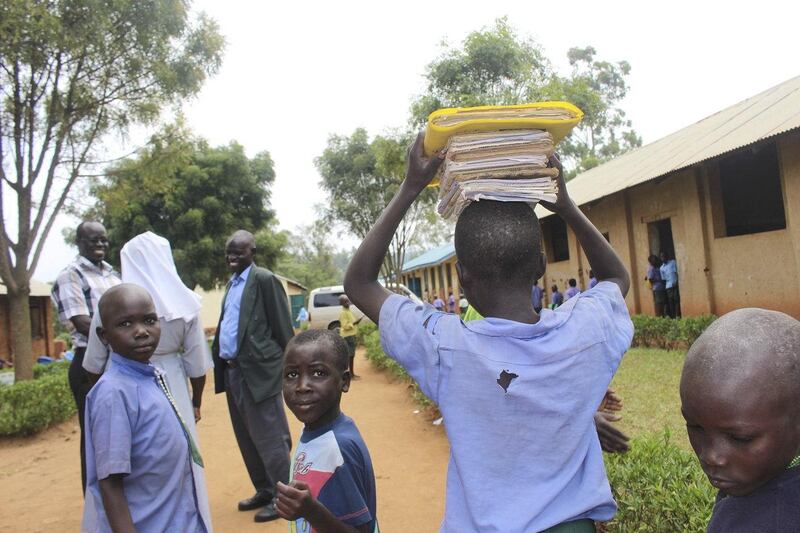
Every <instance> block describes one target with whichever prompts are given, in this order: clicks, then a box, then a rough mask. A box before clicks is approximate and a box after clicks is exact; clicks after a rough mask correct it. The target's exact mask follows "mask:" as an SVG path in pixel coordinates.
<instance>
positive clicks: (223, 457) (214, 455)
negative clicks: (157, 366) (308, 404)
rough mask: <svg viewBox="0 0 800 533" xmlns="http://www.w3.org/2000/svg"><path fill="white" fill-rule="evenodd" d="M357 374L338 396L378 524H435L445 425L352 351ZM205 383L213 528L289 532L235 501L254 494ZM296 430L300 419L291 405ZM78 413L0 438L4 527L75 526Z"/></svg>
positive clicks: (203, 436) (0, 527) (440, 503)
mask: <svg viewBox="0 0 800 533" xmlns="http://www.w3.org/2000/svg"><path fill="white" fill-rule="evenodd" d="M357 364H358V366H357V367H356V371H357V372H359V373H360V374H361V376H362V379H361V380H360V381H356V382H355V383H354V384H353V387H352V388H351V389H350V392H349V393H347V394H345V395H344V397H343V400H342V409H343V410H344V412H345V413H347V414H348V415H349V416H351V417H352V418H353V419H354V420H355V421H356V423H357V424H358V426H359V429H360V430H361V433H362V435H363V436H364V439H365V440H366V442H367V446H368V447H369V450H370V453H371V455H372V461H373V463H374V467H375V475H376V477H377V487H378V519H379V521H380V525H381V529H382V530H383V531H386V532H389V533H391V532H393V531H419V532H425V531H436V530H437V529H438V527H439V522H440V521H441V517H442V514H443V512H444V485H445V470H446V468H447V455H448V445H447V439H446V438H445V435H444V431H443V430H442V428H441V426H438V427H437V426H433V425H431V422H430V420H429V419H428V418H426V417H425V415H424V414H423V413H418V414H415V413H414V411H416V410H417V407H416V406H415V404H414V403H413V402H412V401H411V398H410V395H409V394H408V391H407V389H406V387H405V385H404V384H402V383H393V382H391V381H390V380H389V379H388V378H387V377H386V376H385V375H384V374H381V373H379V372H376V371H375V370H373V369H372V367H371V366H370V365H369V364H368V363H367V362H366V361H365V360H364V359H363V357H362V355H361V354H359V355H358V360H357ZM210 381H211V380H209V383H208V385H207V389H206V395H205V398H204V406H203V420H201V421H200V424H199V429H200V444H201V446H202V451H203V456H204V459H205V462H206V465H207V467H206V480H207V482H208V490H209V496H210V499H211V512H212V519H213V522H214V528H215V530H216V531H219V532H223V533H227V532H229V531H234V532H239V531H243V532H244V531H261V532H281V533H285V532H286V531H287V527H286V522H284V521H283V520H278V521H276V522H272V523H269V524H256V523H254V522H253V514H254V512H248V513H240V512H238V511H237V510H236V502H238V501H239V500H240V499H242V498H245V497H248V496H251V495H252V492H253V488H252V485H251V484H250V481H249V479H248V477H247V472H246V471H245V468H244V464H243V463H242V459H241V455H240V454H239V449H238V447H237V446H236V442H235V439H234V436H233V430H232V429H231V425H230V420H229V418H228V411H227V405H226V403H225V398H224V396H223V395H215V394H213V385H212V383H211V382H210ZM287 414H288V417H289V425H290V427H291V431H292V437H293V438H294V439H295V442H296V439H297V437H298V436H299V434H300V425H299V424H298V423H297V421H296V420H295V419H294V417H293V416H292V414H291V413H288V412H287ZM78 443H79V435H78V423H77V419H74V420H71V421H68V422H65V423H64V424H61V425H59V426H57V427H54V428H51V429H50V430H48V431H46V432H45V433H43V434H40V435H38V436H35V437H33V438H27V439H6V440H0V487H2V488H0V494H2V503H3V505H2V507H3V512H2V513H0V531H3V532H5V531H9V532H50V531H64V532H67V531H78V530H79V527H80V518H81V512H82V504H83V502H82V499H81V497H80V465H79V463H78Z"/></svg>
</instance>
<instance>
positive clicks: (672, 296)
mask: <svg viewBox="0 0 800 533" xmlns="http://www.w3.org/2000/svg"><path fill="white" fill-rule="evenodd" d="M666 307H667V315H668V316H669V317H670V318H680V317H681V293H680V291H679V290H678V285H677V284H675V285H674V286H672V287H670V288H669V289H667V306H666Z"/></svg>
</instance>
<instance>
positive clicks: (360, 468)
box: [318, 441, 375, 527]
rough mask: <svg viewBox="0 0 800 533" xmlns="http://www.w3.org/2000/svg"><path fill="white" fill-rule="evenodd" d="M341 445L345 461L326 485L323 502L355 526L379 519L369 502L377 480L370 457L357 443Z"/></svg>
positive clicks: (346, 521)
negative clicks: (370, 469) (370, 467)
mask: <svg viewBox="0 0 800 533" xmlns="http://www.w3.org/2000/svg"><path fill="white" fill-rule="evenodd" d="M340 444H342V443H340ZM340 449H341V453H342V457H343V458H344V464H342V465H341V466H339V467H338V468H337V469H336V472H334V474H333V477H332V478H331V479H330V481H328V482H327V483H326V484H325V486H324V487H322V490H321V491H320V493H319V497H318V499H319V502H320V503H321V504H322V505H324V506H325V508H326V509H328V510H329V511H330V512H331V514H333V515H334V516H335V517H336V518H338V519H339V520H341V521H342V522H344V523H345V524H348V525H351V526H354V527H355V526H360V525H362V524H367V523H369V522H372V521H373V520H374V519H375V517H374V516H372V512H370V509H369V505H368V504H367V500H369V499H370V498H369V496H368V491H369V490H370V489H369V487H374V480H370V479H368V476H369V475H370V474H368V473H367V469H366V467H365V464H366V461H365V458H364V455H363V453H362V452H361V450H360V449H359V447H358V446H357V444H356V443H354V442H352V441H349V442H345V443H343V445H342V446H341V448H340ZM370 481H372V482H370ZM373 501H374V499H373Z"/></svg>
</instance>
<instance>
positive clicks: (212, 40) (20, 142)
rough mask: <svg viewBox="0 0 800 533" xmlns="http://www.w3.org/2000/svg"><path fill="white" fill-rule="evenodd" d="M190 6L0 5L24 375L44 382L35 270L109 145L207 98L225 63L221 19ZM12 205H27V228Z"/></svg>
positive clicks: (15, 304) (13, 284)
mask: <svg viewBox="0 0 800 533" xmlns="http://www.w3.org/2000/svg"><path fill="white" fill-rule="evenodd" d="M188 4H189V2H187V1H186V0H117V1H115V2H93V1H89V0H52V1H49V2H42V1H37V0H5V1H4V2H2V3H0V92H1V93H2V98H3V100H2V102H1V103H0V106H2V107H0V182H1V183H2V185H0V219H2V227H1V228H0V279H2V281H3V283H4V284H5V285H6V288H7V290H8V295H9V302H10V326H11V331H12V332H13V333H14V334H13V336H12V351H13V353H14V355H15V363H16V364H15V367H16V377H17V379H20V380H21V379H30V378H32V376H33V359H32V356H31V343H30V329H31V328H30V316H29V312H28V308H29V303H28V296H29V293H30V277H31V273H32V272H33V271H34V270H35V269H36V264H37V262H38V261H39V257H40V256H41V253H42V248H43V245H44V242H45V240H46V239H47V236H48V233H49V232H50V228H51V227H52V225H53V223H54V221H55V219H56V216H57V215H58V213H59V211H60V210H61V208H62V207H63V205H64V202H65V201H66V199H67V195H68V194H69V191H70V189H71V188H72V186H73V185H74V184H75V182H76V180H78V179H79V178H80V177H81V176H82V174H83V173H84V172H85V167H87V166H88V165H91V164H92V163H93V161H94V158H95V157H96V155H95V154H96V151H97V149H98V145H99V140H100V139H101V138H102V137H103V135H104V134H105V133H107V132H109V131H114V130H119V129H121V128H125V127H127V126H129V125H130V124H133V123H137V122H143V121H145V122H146V121H150V120H153V119H154V118H156V117H157V116H158V113H159V110H160V109H161V108H162V107H163V106H164V105H165V104H167V103H170V102H175V101H178V100H180V99H182V98H186V97H189V96H191V95H193V94H196V93H197V92H198V91H199V89H200V87H201V85H202V84H203V81H204V80H205V79H206V77H207V76H208V75H210V74H212V73H214V72H215V71H216V70H217V68H218V67H219V64H220V61H221V53H222V49H223V46H224V40H223V38H222V37H221V35H220V34H219V31H218V29H217V26H216V24H215V23H214V21H212V20H211V19H208V18H206V17H205V16H203V15H200V16H198V17H196V18H194V19H190V17H189V13H188ZM9 195H10V196H11V198H8V196H9ZM9 205H16V207H17V220H16V227H14V224H10V223H9V220H10V218H9V217H8V216H7V214H6V213H5V209H6V208H7V207H8V206H9ZM7 224H9V225H7ZM14 232H16V234H17V235H16V240H14V239H12V234H13V233H14Z"/></svg>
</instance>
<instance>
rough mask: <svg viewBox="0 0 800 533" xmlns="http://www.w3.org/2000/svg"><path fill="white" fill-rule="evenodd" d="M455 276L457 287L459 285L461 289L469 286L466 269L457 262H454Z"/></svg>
mask: <svg viewBox="0 0 800 533" xmlns="http://www.w3.org/2000/svg"><path fill="white" fill-rule="evenodd" d="M456 275H457V276H458V284H459V285H461V286H462V287H468V286H469V282H470V279H469V272H467V269H465V268H464V265H462V264H461V263H460V262H458V261H456Z"/></svg>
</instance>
